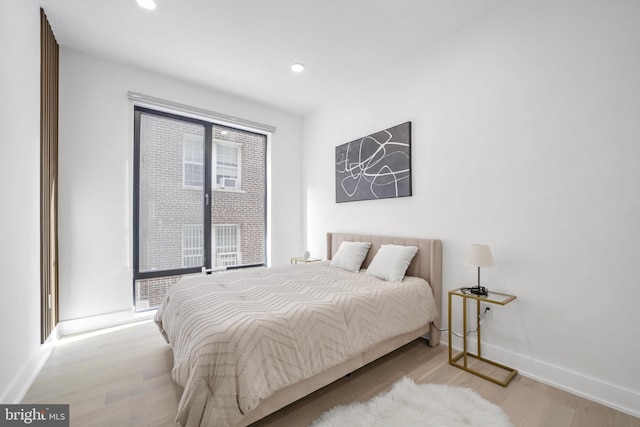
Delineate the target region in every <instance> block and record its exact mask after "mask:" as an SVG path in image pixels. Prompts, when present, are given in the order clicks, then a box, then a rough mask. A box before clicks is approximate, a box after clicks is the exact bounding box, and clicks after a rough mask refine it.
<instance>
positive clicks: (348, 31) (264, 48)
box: [39, 0, 511, 115]
mask: <svg viewBox="0 0 640 427" xmlns="http://www.w3.org/2000/svg"><path fill="white" fill-rule="evenodd" d="M507 1H511V0H156V3H157V8H156V9H155V10H153V11H148V10H144V9H141V8H140V7H139V6H138V5H137V3H136V0H39V2H40V5H41V7H42V8H43V9H44V10H45V13H46V15H47V18H48V19H49V22H50V23H51V26H52V28H53V31H54V33H55V36H56V39H57V40H58V43H59V44H60V45H61V46H62V47H65V48H70V49H75V50H79V51H83V52H89V53H92V54H94V55H98V56H101V57H106V58H110V59H115V60H117V61H122V62H127V63H133V64H136V65H138V66H140V67H143V68H146V69H150V70H154V71H156V72H158V73H162V74H166V75H169V76H173V77H175V78H178V79H182V80H186V81H189V82H193V83H196V84H198V85H201V86H205V87H210V88H213V89H215V90H218V91H222V92H225V93H229V94H232V95H235V96H239V97H242V98H246V99H250V100H252V101H255V102H259V103H261V104H266V105H269V106H273V107H276V108H278V109H281V110H284V111H287V112H290V113H294V114H297V115H305V114H307V113H309V112H310V111H312V110H314V109H315V108H318V107H320V106H321V105H323V104H324V103H326V102H328V101H330V100H331V99H332V98H336V97H339V96H340V94H342V93H344V92H346V91H349V89H350V88H352V87H354V86H357V85H358V84H360V83H361V82H363V81H366V80H369V79H371V78H373V77H374V76H376V75H378V74H380V73H382V72H384V71H385V70H386V69H388V68H390V67H393V66H395V65H396V64H398V63H400V62H402V61H403V60H405V59H407V58H409V57H411V56H413V55H415V54H416V53H417V52H419V51H421V50H424V49H425V48H427V46H428V45H430V44H432V43H435V42H437V41H438V40H442V39H443V38H445V37H447V36H448V35H449V34H451V33H453V32H455V31H458V30H459V29H461V28H463V27H465V26H467V25H469V24H470V23H472V22H473V21H475V20H477V19H480V18H481V17H482V16H484V15H486V14H488V13H491V12H492V11H493V10H494V9H496V8H497V7H499V6H501V5H502V4H504V3H506V2H507ZM294 62H302V63H304V64H305V66H306V70H305V71H304V72H303V73H301V74H295V73H293V72H291V70H290V66H291V64H292V63H294ZM149 95H153V94H149Z"/></svg>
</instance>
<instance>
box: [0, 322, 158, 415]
mask: <svg viewBox="0 0 640 427" xmlns="http://www.w3.org/2000/svg"><path fill="white" fill-rule="evenodd" d="M154 314H155V310H151V311H145V312H142V313H136V312H135V311H133V310H123V311H119V312H115V313H108V314H102V315H98V316H91V317H85V318H82V319H73V320H64V321H61V322H59V323H58V325H57V326H56V327H55V328H54V330H53V332H52V333H51V335H50V336H49V338H48V339H47V341H46V342H45V343H44V344H42V345H41V346H40V348H39V349H38V350H37V351H36V352H35V353H34V354H33V355H32V356H31V357H30V358H29V360H28V361H27V363H26V364H25V365H24V367H23V368H22V370H21V371H20V373H19V374H18V375H16V377H15V379H14V380H13V383H12V384H11V385H10V386H9V387H8V388H7V390H5V391H4V392H3V393H2V394H1V395H0V402H5V403H8V404H18V403H21V402H22V400H23V399H24V397H25V396H26V394H27V392H28V391H29V388H30V387H31V385H32V384H33V382H34V381H35V379H36V377H37V376H38V374H39V373H40V370H41V369H42V367H43V366H44V364H45V363H46V361H47V359H48V358H49V356H50V355H51V353H52V352H53V349H54V347H55V346H56V343H57V342H58V341H60V339H61V337H64V336H68V335H73V334H80V333H84V332H90V331H95V330H98V329H104V328H109V327H114V326H120V325H124V324H127V323H134V322H139V321H143V320H149V319H152V318H153V316H154Z"/></svg>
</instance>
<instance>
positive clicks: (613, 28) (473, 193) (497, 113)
mask: <svg viewBox="0 0 640 427" xmlns="http://www.w3.org/2000/svg"><path fill="white" fill-rule="evenodd" d="M637 22H640V3H638V2H636V1H634V0H615V1H598V0H590V1H583V2H570V1H551V0H548V1H543V2H513V3H511V4H510V5H509V6H507V7H504V8H502V9H499V10H498V11H497V12H496V13H494V14H493V15H492V16H490V17H488V18H486V19H483V20H481V21H479V22H477V23H476V24H475V25H473V26H471V27H469V28H467V29H466V30H465V31H463V32H460V33H458V34H456V35H455V36H453V37H451V38H449V39H448V40H445V41H442V42H440V43H438V44H437V45H435V46H433V47H432V48H431V49H429V50H428V51H425V52H422V53H421V54H419V55H417V56H415V57H414V58H412V59H411V60H410V61H406V62H403V63H400V64H396V66H395V67H394V68H393V70H391V71H390V72H386V73H384V74H382V75H381V76H379V77H378V78H376V79H374V80H372V81H368V82H366V83H363V84H362V85H361V86H360V87H357V88H354V89H353V91H352V92H350V93H348V94H347V95H345V96H344V97H342V98H341V99H337V100H335V102H333V103H332V104H330V105H327V106H325V108H323V109H321V110H319V111H317V112H315V113H313V114H311V115H309V116H307V117H305V122H304V161H303V164H304V181H305V187H306V190H307V196H306V200H305V202H304V203H305V209H306V217H305V222H306V225H307V234H306V242H305V243H306V245H307V246H308V247H309V248H310V250H311V251H312V252H313V253H320V254H323V253H324V250H325V248H324V246H325V236H324V233H325V232H327V231H352V232H362V233H377V234H387V235H398V236H419V237H433V238H441V239H442V240H443V247H444V261H443V262H444V287H445V289H446V290H450V289H454V288H456V287H459V286H463V285H469V284H472V283H474V281H475V274H476V271H475V269H474V268H473V267H468V266H464V265H463V257H464V252H465V250H466V248H467V246H468V244H469V243H486V244H489V245H491V248H492V250H493V254H494V258H495V263H496V265H495V267H493V268H485V269H483V271H482V275H483V276H482V277H483V282H484V283H485V284H487V285H488V286H489V287H490V288H491V289H494V290H496V291H504V292H508V293H513V294H515V295H517V296H518V299H517V300H516V301H515V302H514V303H511V304H509V305H508V306H505V307H503V308H499V309H496V310H494V319H493V320H491V321H488V322H486V323H485V325H484V329H483V343H485V344H486V345H485V346H484V347H483V348H484V350H485V352H486V354H487V355H489V356H493V357H494V358H496V359H498V360H500V361H503V362H505V363H507V364H511V365H513V366H514V367H516V368H518V369H519V370H520V371H521V372H522V373H524V374H526V375H530V376H534V377H537V378H539V379H542V380H543V381H546V382H549V383H552V384H554V383H555V384H558V385H560V386H561V387H563V388H566V389H571V390H573V391H575V392H578V393H580V394H583V395H586V396H589V397H591V398H593V399H596V400H599V401H602V402H605V403H607V404H608V405H610V406H614V407H617V408H620V409H622V410H624V411H627V412H630V413H633V414H635V415H636V416H640V369H638V367H637V364H636V361H637V355H638V353H640V341H638V340H637V339H636V337H637V334H636V332H634V331H635V328H636V325H637V324H638V323H640V310H638V304H637V302H636V299H635V294H636V292H635V291H636V289H637V282H638V280H637V276H638V268H637V262H634V261H635V258H636V257H637V254H638V250H637V246H638V242H640V227H639V226H638V221H639V218H640V197H639V194H640V193H639V190H638V183H640V167H638V159H640V119H639V118H640V77H639V76H640V26H638V25H637ZM383 55H384V52H381V56H383ZM407 120H410V121H412V123H413V141H412V143H413V147H412V150H413V151H412V153H413V197H408V198H402V199H396V200H379V201H365V202H352V203H342V204H336V203H335V195H334V171H333V162H334V148H335V146H337V145H340V144H343V143H345V142H347V141H351V140H353V139H356V138H358V137H361V136H364V135H367V134H370V133H373V132H376V131H379V130H382V129H384V128H387V127H390V126H393V125H396V124H399V123H402V122H404V121H407ZM445 295H446V293H445ZM443 306H444V312H443V316H442V318H443V319H446V318H447V313H446V311H447V308H446V300H445V301H443ZM457 314H458V315H459V314H460V312H459V311H458V312H457ZM442 325H443V327H446V324H444V322H443V323H442ZM458 326H460V324H458ZM454 345H459V343H454Z"/></svg>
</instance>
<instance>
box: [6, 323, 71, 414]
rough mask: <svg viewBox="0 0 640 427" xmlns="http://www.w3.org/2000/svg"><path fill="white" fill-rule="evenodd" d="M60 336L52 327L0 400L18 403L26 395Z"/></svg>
mask: <svg viewBox="0 0 640 427" xmlns="http://www.w3.org/2000/svg"><path fill="white" fill-rule="evenodd" d="M59 338H60V335H59V333H58V330H57V328H54V329H53V332H52V333H51V335H49V338H47V341H45V343H44V344H42V345H40V348H39V349H38V350H37V351H36V352H35V353H34V354H32V355H31V357H30V358H29V360H27V363H26V364H25V365H24V366H23V367H22V370H21V371H20V372H19V373H18V375H16V377H15V378H14V380H13V382H12V383H11V384H10V385H9V387H8V388H7V389H6V390H5V391H4V393H3V394H2V395H0V402H3V403H8V404H19V403H21V402H22V400H23V399H24V397H25V396H26V395H27V392H28V391H29V388H30V387H31V384H33V382H34V381H35V379H36V377H37V376H38V374H39V373H40V370H41V369H42V367H43V366H44V364H45V362H46V361H47V359H48V358H49V356H50V355H51V353H52V352H53V348H54V347H55V343H56V341H57V340H58V339H59Z"/></svg>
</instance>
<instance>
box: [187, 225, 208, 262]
mask: <svg viewBox="0 0 640 427" xmlns="http://www.w3.org/2000/svg"><path fill="white" fill-rule="evenodd" d="M202 235H203V232H202V225H185V226H183V227H182V266H183V267H200V266H202V265H204V257H203V254H204V248H203V245H202V241H203V239H202Z"/></svg>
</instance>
